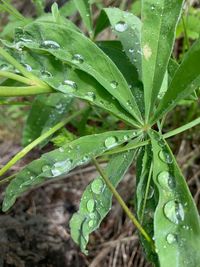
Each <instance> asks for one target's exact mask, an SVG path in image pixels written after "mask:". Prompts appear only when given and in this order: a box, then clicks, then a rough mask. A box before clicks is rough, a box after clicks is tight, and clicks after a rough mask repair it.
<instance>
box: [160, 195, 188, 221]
mask: <svg viewBox="0 0 200 267" xmlns="http://www.w3.org/2000/svg"><path fill="white" fill-rule="evenodd" d="M164 214H165V216H166V217H167V219H168V220H170V221H171V222H173V223H175V224H179V222H181V221H183V220H184V209H183V206H182V204H181V203H179V202H177V201H174V200H170V201H169V202H167V203H166V204H165V206H164Z"/></svg>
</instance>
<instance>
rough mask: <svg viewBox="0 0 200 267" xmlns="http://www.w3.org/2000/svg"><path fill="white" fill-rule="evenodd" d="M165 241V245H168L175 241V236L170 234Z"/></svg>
mask: <svg viewBox="0 0 200 267" xmlns="http://www.w3.org/2000/svg"><path fill="white" fill-rule="evenodd" d="M166 239H167V243H168V244H170V245H171V244H173V243H175V242H176V241H177V239H176V236H175V235H174V234H171V233H170V234H168V235H167V237H166Z"/></svg>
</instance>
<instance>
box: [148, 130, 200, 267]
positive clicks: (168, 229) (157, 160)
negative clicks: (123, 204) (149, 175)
mask: <svg viewBox="0 0 200 267" xmlns="http://www.w3.org/2000/svg"><path fill="white" fill-rule="evenodd" d="M149 135H150V138H151V143H152V149H153V180H154V183H155V185H156V186H157V190H158V193H159V202H158V205H157V207H156V211H155V214H154V238H155V245H156V251H157V254H158V257H159V262H160V266H162V267H168V266H171V267H188V266H191V267H196V266H198V264H199V262H200V255H199V253H198V251H199V249H200V239H199V236H200V221H199V214H198V211H197V208H196V205H195V203H194V200H193V198H192V196H191V193H190V191H189V189H188V186H187V184H186V181H185V178H184V177H183V175H182V173H181V171H180V169H179V167H178V165H177V162H176V159H175V158H174V156H173V154H172V152H171V150H170V148H169V146H168V145H167V143H166V141H165V140H163V139H162V136H161V135H160V134H159V133H157V132H155V131H153V130H151V131H150V132H149Z"/></svg>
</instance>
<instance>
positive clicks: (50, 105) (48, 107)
mask: <svg viewBox="0 0 200 267" xmlns="http://www.w3.org/2000/svg"><path fill="white" fill-rule="evenodd" d="M71 102H72V98H71V97H68V96H67V95H64V94H61V93H56V94H51V95H50V96H46V95H42V96H37V97H36V99H35V100H34V102H33V104H32V107H31V110H30V112H29V115H28V118H27V121H26V124H25V127H24V130H23V138H22V144H23V146H27V145H28V144H30V143H31V142H32V141H33V140H35V139H36V138H38V137H39V136H40V135H41V134H43V133H44V132H45V131H47V130H49V128H51V127H52V126H54V125H56V123H58V122H59V121H60V120H61V119H63V118H64V116H66V114H67V111H68V110H69V108H70V104H71ZM47 142H48V140H45V143H47Z"/></svg>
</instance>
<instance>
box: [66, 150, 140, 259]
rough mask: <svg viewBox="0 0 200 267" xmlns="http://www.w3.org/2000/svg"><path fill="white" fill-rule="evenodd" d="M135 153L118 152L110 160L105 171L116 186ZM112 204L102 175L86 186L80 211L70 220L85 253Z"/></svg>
mask: <svg viewBox="0 0 200 267" xmlns="http://www.w3.org/2000/svg"><path fill="white" fill-rule="evenodd" d="M135 154H136V153H135V151H134V150H131V151H130V152H125V153H120V154H116V155H114V156H112V158H111V159H110V161H109V162H108V164H107V167H106V169H105V173H106V174H107V176H108V177H109V179H110V181H111V183H112V185H113V186H114V187H115V188H116V187H117V185H118V184H119V182H120V181H121V180H122V178H123V177H124V174H125V172H126V171H127V169H128V168H129V166H130V164H131V163H132V161H133V158H134V156H135ZM111 206H112V193H111V191H110V190H109V188H108V187H107V186H106V185H105V184H104V181H103V179H102V178H101V176H100V177H97V178H96V179H94V180H93V181H92V182H91V183H90V184H89V185H88V186H87V187H86V189H85V191H84V193H83V195H82V198H81V202H80V207H79V211H78V212H77V213H75V214H74V215H73V217H72V219H71V221H70V228H71V236H72V238H73V240H74V241H75V242H76V243H77V244H78V245H79V246H80V248H81V251H82V252H83V253H85V254H87V250H86V245H87V243H88V240H89V234H90V233H92V232H93V231H95V230H96V229H97V228H99V226H100V223H101V222H102V220H103V219H104V218H105V217H106V215H107V214H108V212H109V211H110V209H111Z"/></svg>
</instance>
